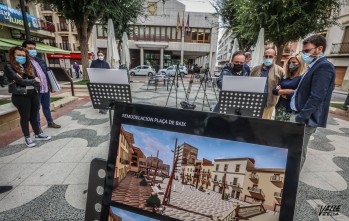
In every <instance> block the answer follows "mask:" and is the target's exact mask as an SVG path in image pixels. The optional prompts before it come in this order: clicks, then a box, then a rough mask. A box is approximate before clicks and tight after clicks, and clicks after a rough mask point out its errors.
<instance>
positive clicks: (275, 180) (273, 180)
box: [270, 175, 283, 183]
mask: <svg viewBox="0 0 349 221" xmlns="http://www.w3.org/2000/svg"><path fill="white" fill-rule="evenodd" d="M270 181H271V182H278V183H279V182H280V183H282V181H283V177H281V176H275V175H274V176H271V177H270Z"/></svg>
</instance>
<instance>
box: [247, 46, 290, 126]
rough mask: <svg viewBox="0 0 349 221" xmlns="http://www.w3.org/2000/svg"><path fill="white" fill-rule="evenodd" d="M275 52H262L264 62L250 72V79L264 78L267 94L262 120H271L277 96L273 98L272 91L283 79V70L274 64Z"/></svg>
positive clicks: (268, 50)
mask: <svg viewBox="0 0 349 221" xmlns="http://www.w3.org/2000/svg"><path fill="white" fill-rule="evenodd" d="M275 55H276V52H275V50H274V49H271V48H270V49H267V50H265V52H264V60H263V64H262V65H258V66H256V67H254V68H253V69H252V71H251V77H266V78H267V81H266V84H265V89H264V93H266V94H267V103H266V106H265V107H264V111H263V116H262V118H263V119H269V120H270V119H271V117H272V114H273V111H274V109H275V105H276V103H277V101H278V98H279V97H278V96H274V94H273V89H274V88H276V86H277V85H279V82H280V80H281V79H282V78H283V77H284V70H283V69H282V67H280V66H279V65H277V64H275V61H274V59H275Z"/></svg>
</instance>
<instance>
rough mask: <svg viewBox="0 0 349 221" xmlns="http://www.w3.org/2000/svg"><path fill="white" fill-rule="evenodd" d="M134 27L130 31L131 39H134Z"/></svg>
mask: <svg viewBox="0 0 349 221" xmlns="http://www.w3.org/2000/svg"><path fill="white" fill-rule="evenodd" d="M133 28H134V27H133V26H131V27H130V31H129V33H130V39H133Z"/></svg>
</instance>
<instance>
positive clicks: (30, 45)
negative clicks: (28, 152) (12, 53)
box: [22, 41, 61, 128]
mask: <svg viewBox="0 0 349 221" xmlns="http://www.w3.org/2000/svg"><path fill="white" fill-rule="evenodd" d="M22 47H24V48H26V49H27V50H28V52H29V56H30V63H31V65H32V67H33V69H34V74H35V76H37V77H38V78H39V79H40V82H41V83H40V89H39V102H38V104H39V110H40V106H42V112H43V113H44V116H45V118H46V121H47V127H50V128H61V126H60V125H58V124H56V123H55V122H53V118H52V115H51V109H50V90H51V83H50V80H49V78H48V74H47V71H48V67H47V65H46V63H45V61H44V60H42V59H41V58H39V57H37V54H38V53H37V50H36V43H35V42H34V41H24V42H23V44H22ZM37 121H38V124H39V127H41V123H40V112H39V111H38V114H37Z"/></svg>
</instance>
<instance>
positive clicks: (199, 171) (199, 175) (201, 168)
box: [192, 158, 213, 189]
mask: <svg viewBox="0 0 349 221" xmlns="http://www.w3.org/2000/svg"><path fill="white" fill-rule="evenodd" d="M212 169H213V164H212V161H210V160H207V159H205V158H203V159H202V160H196V161H195V166H194V178H193V180H192V184H194V186H195V188H199V187H200V186H202V188H203V189H208V188H209V187H210V186H211V185H212V182H211V177H212V176H211V172H212Z"/></svg>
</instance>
